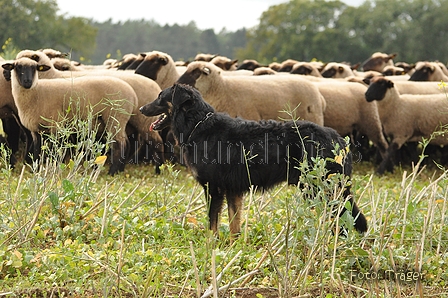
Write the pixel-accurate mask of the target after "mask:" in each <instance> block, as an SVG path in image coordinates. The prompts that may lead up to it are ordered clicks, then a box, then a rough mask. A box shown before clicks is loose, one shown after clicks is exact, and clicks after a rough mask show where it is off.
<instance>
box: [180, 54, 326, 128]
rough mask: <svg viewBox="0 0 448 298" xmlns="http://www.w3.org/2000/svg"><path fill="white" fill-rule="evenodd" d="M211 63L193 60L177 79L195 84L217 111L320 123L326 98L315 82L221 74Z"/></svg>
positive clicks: (292, 78)
mask: <svg viewBox="0 0 448 298" xmlns="http://www.w3.org/2000/svg"><path fill="white" fill-rule="evenodd" d="M222 72H223V70H222V69H221V68H219V67H217V66H216V65H214V64H213V63H209V62H201V61H195V62H192V63H190V64H189V65H188V67H187V71H186V72H185V73H184V74H183V75H182V76H181V77H180V78H179V79H178V80H177V82H178V83H183V84H187V85H190V86H193V87H195V88H196V89H198V90H199V92H200V93H201V94H202V96H203V97H204V99H205V100H206V101H207V102H209V103H210V104H211V105H212V106H213V107H214V108H215V109H216V110H217V111H220V112H227V113H228V114H229V115H230V116H231V117H241V118H244V119H249V120H261V119H276V120H278V119H279V118H283V119H291V115H288V114H287V113H286V112H285V111H287V110H288V109H291V110H293V112H294V113H296V114H297V116H299V117H300V118H301V119H304V120H309V121H312V122H315V123H317V124H319V125H323V123H324V118H323V111H324V110H325V100H324V98H323V96H322V95H321V94H320V92H319V90H318V89H317V87H316V86H314V85H313V84H312V83H311V82H308V81H307V80H304V79H302V78H300V77H299V76H293V75H287V76H237V77H236V76H223V75H221V73H222Z"/></svg>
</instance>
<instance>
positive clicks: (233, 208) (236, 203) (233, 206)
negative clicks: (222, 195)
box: [226, 195, 243, 240]
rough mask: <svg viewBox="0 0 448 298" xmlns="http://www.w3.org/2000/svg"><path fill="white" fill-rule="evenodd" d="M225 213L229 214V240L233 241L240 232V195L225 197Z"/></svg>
mask: <svg viewBox="0 0 448 298" xmlns="http://www.w3.org/2000/svg"><path fill="white" fill-rule="evenodd" d="M226 198H227V211H228V213H229V225H230V238H231V239H232V240H233V239H235V238H236V237H238V235H239V234H240V231H241V212H242V210H243V196H242V195H237V196H235V195H233V196H232V195H226Z"/></svg>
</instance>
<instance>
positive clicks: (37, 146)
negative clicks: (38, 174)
mask: <svg viewBox="0 0 448 298" xmlns="http://www.w3.org/2000/svg"><path fill="white" fill-rule="evenodd" d="M31 137H32V139H33V142H32V144H31V146H32V148H33V160H38V159H39V158H40V154H41V149H42V136H41V135H40V134H39V133H38V132H31ZM29 151H31V150H29Z"/></svg>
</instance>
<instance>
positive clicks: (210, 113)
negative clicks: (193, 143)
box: [187, 112, 213, 143]
mask: <svg viewBox="0 0 448 298" xmlns="http://www.w3.org/2000/svg"><path fill="white" fill-rule="evenodd" d="M211 116H213V112H208V113H207V115H205V117H204V119H202V120H200V121H199V122H198V123H196V125H195V126H194V128H193V130H192V131H191V133H190V136H188V139H187V143H189V142H190V138H191V136H192V135H193V133H194V132H195V130H196V128H198V126H199V125H201V124H202V123H204V122H205V121H207V119H208V118H210V117H211Z"/></svg>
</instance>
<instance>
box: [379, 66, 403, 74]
mask: <svg viewBox="0 0 448 298" xmlns="http://www.w3.org/2000/svg"><path fill="white" fill-rule="evenodd" d="M381 73H382V74H383V75H384V76H401V75H405V74H406V71H405V70H404V68H402V67H398V66H395V65H386V66H384V68H383V70H382V71H381Z"/></svg>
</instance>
